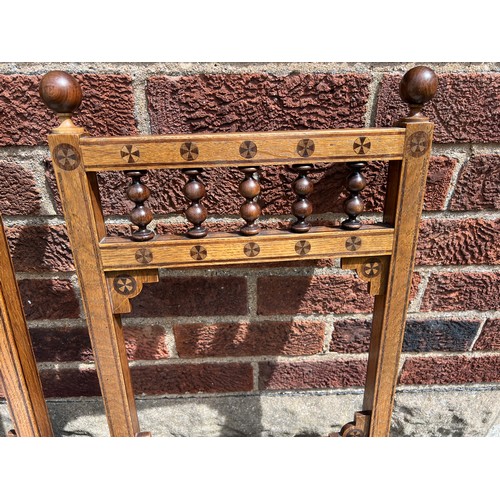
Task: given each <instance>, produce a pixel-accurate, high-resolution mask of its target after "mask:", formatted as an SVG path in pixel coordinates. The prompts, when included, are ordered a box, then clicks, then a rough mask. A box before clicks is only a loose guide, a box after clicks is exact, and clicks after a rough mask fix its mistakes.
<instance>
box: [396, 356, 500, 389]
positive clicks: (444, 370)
mask: <svg viewBox="0 0 500 500" xmlns="http://www.w3.org/2000/svg"><path fill="white" fill-rule="evenodd" d="M482 382H500V356H481V357H477V358H476V357H466V356H450V357H435V358H433V357H425V358H409V359H407V360H406V361H405V363H404V365H403V369H402V371H401V376H400V380H399V383H401V384H479V383H482Z"/></svg>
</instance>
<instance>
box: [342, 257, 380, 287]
mask: <svg viewBox="0 0 500 500" xmlns="http://www.w3.org/2000/svg"><path fill="white" fill-rule="evenodd" d="M388 263H389V257H387V256H385V255H383V256H378V257H348V258H344V259H342V260H341V267H342V269H354V270H355V271H356V273H357V275H358V277H359V278H360V279H362V280H363V281H367V282H368V291H369V293H370V295H382V294H383V293H384V292H385V289H386V285H387V268H388Z"/></svg>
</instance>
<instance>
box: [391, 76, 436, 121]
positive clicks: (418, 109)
mask: <svg viewBox="0 0 500 500" xmlns="http://www.w3.org/2000/svg"><path fill="white" fill-rule="evenodd" d="M437 88H438V77H437V76H436V73H434V71H433V70H432V69H430V68H428V67H427V66H416V67H415V68H412V69H410V70H409V71H408V72H407V73H406V74H405V75H404V76H403V78H402V79H401V82H400V84H399V95H400V96H401V99H403V101H404V102H406V104H408V105H409V107H410V114H409V115H408V117H406V118H403V119H401V120H399V122H398V123H400V124H404V123H411V122H420V121H427V120H428V118H427V117H426V116H424V115H423V114H422V108H423V106H424V104H425V103H426V102H429V101H430V100H431V99H432V98H433V97H434V96H435V95H436V92H437Z"/></svg>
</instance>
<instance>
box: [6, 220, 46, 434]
mask: <svg viewBox="0 0 500 500" xmlns="http://www.w3.org/2000/svg"><path fill="white" fill-rule="evenodd" d="M0 383H1V384H2V385H3V390H4V392H5V397H6V399H7V404H8V406H9V410H10V415H11V418H12V421H13V423H14V429H13V430H11V431H9V435H10V436H19V437H42V436H44V437H47V436H52V425H51V422H50V418H49V413H48V410H47V404H46V402H45V399H44V396H43V391H42V384H41V382H40V376H39V374H38V369H37V366H36V361H35V357H34V354H33V349H32V346H31V338H30V334H29V331H28V326H27V324H26V319H25V316H24V310H23V305H22V302H21V296H20V294H19V287H18V285H17V281H16V277H15V273H14V267H13V265H12V259H11V256H10V253H9V247H8V244H7V237H6V236H5V231H4V227H3V221H2V217H1V216H0Z"/></svg>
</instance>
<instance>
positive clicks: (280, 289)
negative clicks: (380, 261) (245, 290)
mask: <svg viewBox="0 0 500 500" xmlns="http://www.w3.org/2000/svg"><path fill="white" fill-rule="evenodd" d="M257 294H258V299H257V313H258V314H298V313H302V314H329V313H334V314H340V313H361V312H368V311H370V310H371V308H372V307H373V298H372V297H370V296H369V294H368V292H367V285H366V283H364V282H362V281H361V280H359V279H357V278H356V277H354V276H350V275H349V276H341V275H333V276H264V277H259V278H258V280H257Z"/></svg>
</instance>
